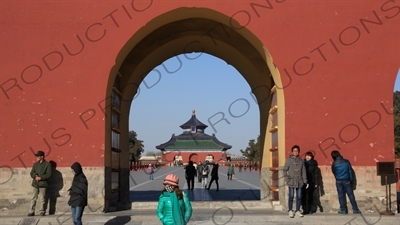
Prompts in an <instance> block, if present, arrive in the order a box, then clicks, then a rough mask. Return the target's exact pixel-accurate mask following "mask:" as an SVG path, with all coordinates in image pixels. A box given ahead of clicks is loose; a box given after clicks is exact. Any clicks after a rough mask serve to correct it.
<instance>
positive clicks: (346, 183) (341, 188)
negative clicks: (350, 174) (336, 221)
mask: <svg viewBox="0 0 400 225" xmlns="http://www.w3.org/2000/svg"><path fill="white" fill-rule="evenodd" d="M336 189H337V192H338V198H339V204H340V210H341V211H344V212H347V211H348V210H347V203H346V194H347V196H348V197H349V200H350V203H351V206H352V207H353V211H354V210H359V209H358V206H357V202H356V198H355V197H354V192H353V188H352V187H351V184H350V180H336Z"/></svg>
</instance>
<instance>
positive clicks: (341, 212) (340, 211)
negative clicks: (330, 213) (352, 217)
mask: <svg viewBox="0 0 400 225" xmlns="http://www.w3.org/2000/svg"><path fill="white" fill-rule="evenodd" d="M338 213H339V214H347V212H346V211H343V210H339V211H338Z"/></svg>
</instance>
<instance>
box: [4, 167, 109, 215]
mask: <svg viewBox="0 0 400 225" xmlns="http://www.w3.org/2000/svg"><path fill="white" fill-rule="evenodd" d="M30 171H31V168H27V169H25V168H13V171H12V174H10V170H9V169H8V168H2V169H0V176H1V177H2V178H4V177H6V178H7V180H5V181H6V182H5V181H3V182H2V183H1V185H0V215H25V214H28V212H29V209H30V205H31V203H30V200H31V198H32V193H33V192H32V186H31V182H32V179H31V177H30V175H29V174H30ZM83 172H84V173H85V175H86V177H87V179H88V182H89V190H88V196H89V199H88V206H87V207H86V208H85V213H101V212H102V211H103V208H104V168H103V167H89V168H84V171H83ZM53 174H55V176H54V177H53V179H54V180H51V181H49V187H48V190H47V193H48V197H49V198H48V199H49V203H48V204H47V206H48V207H47V212H46V213H48V212H49V210H50V209H52V211H54V213H55V214H62V213H69V212H70V211H71V209H70V207H69V206H68V200H69V196H68V194H67V191H68V189H69V188H70V187H71V183H72V179H73V176H74V175H73V174H72V171H71V168H65V167H63V168H56V171H53ZM54 201H55V207H50V203H52V202H54ZM52 205H53V204H52ZM39 210H40V207H39V206H38V204H37V205H36V214H39Z"/></svg>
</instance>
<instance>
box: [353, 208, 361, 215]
mask: <svg viewBox="0 0 400 225" xmlns="http://www.w3.org/2000/svg"><path fill="white" fill-rule="evenodd" d="M353 214H361V211H360V210H359V209H356V210H353Z"/></svg>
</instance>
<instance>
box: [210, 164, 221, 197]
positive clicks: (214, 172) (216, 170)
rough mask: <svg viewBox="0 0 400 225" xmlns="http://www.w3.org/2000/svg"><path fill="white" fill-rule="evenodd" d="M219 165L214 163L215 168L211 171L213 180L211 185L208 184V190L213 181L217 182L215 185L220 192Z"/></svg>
mask: <svg viewBox="0 0 400 225" xmlns="http://www.w3.org/2000/svg"><path fill="white" fill-rule="evenodd" d="M218 167H219V165H218V163H214V164H213V168H212V170H211V180H210V183H209V184H208V188H207V190H210V187H211V184H212V183H213V181H215V183H216V184H217V191H219V184H218V179H219V178H218Z"/></svg>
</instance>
